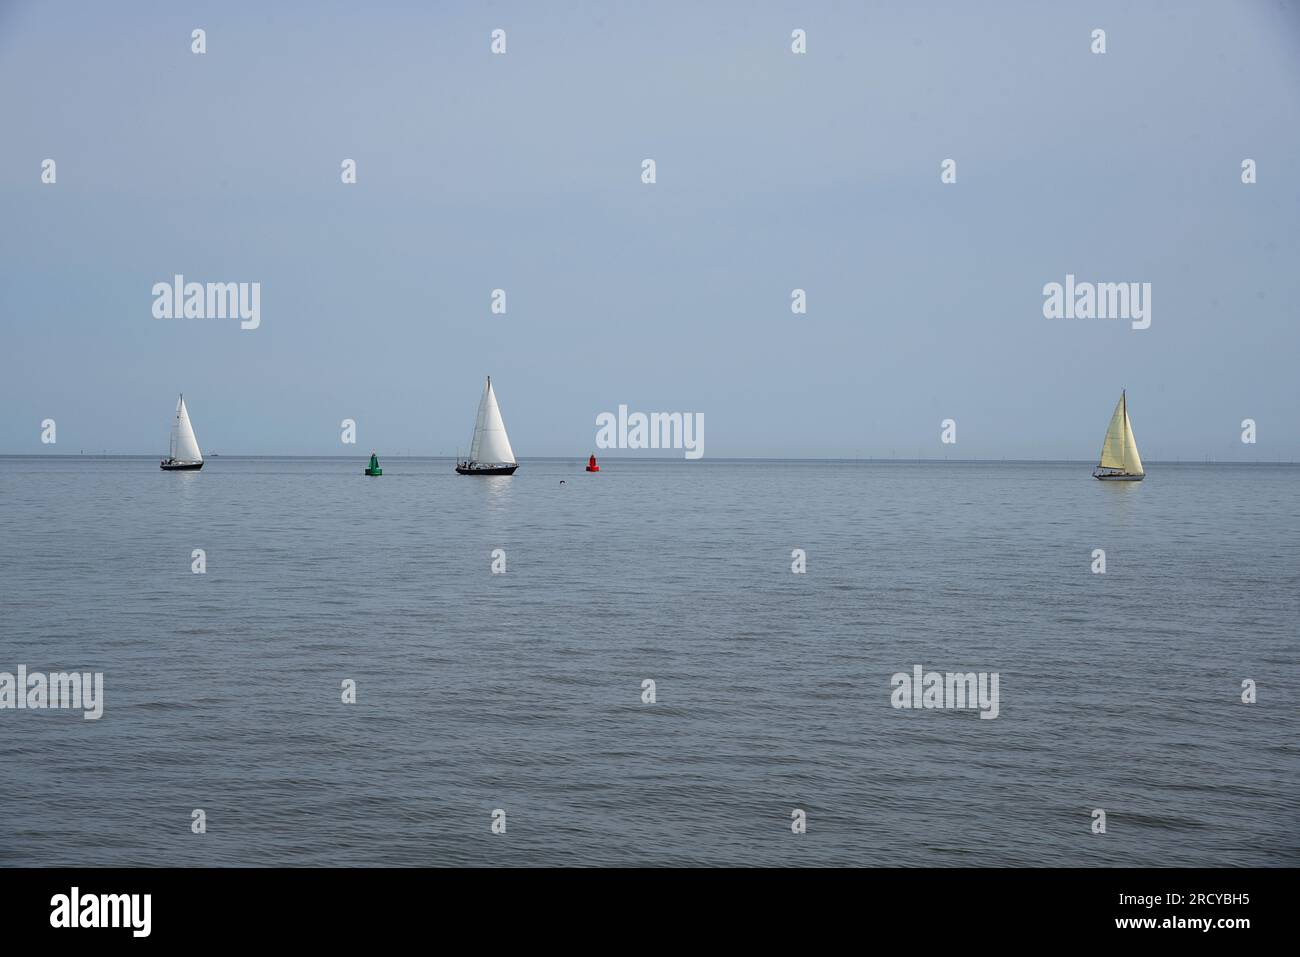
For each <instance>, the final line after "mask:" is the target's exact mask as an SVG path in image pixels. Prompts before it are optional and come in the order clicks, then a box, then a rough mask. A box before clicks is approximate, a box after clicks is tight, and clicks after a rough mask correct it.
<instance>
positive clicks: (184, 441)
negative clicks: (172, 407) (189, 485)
mask: <svg viewBox="0 0 1300 957" xmlns="http://www.w3.org/2000/svg"><path fill="white" fill-rule="evenodd" d="M158 467H159V468H160V469H162V470H163V471H164V472H197V471H198V470H199V469H201V468H203V452H202V451H201V450H200V449H199V440H198V439H196V438H195V437H194V426H192V425H191V424H190V413H189V410H188V409H186V408H185V393H184V392H182V393H181V395H180V398H179V399H177V400H176V418H175V419H174V420H173V421H172V437H171V447H170V448H169V449H168V451H167V458H165V459H163V460H162V461H161V462H159V463H158Z"/></svg>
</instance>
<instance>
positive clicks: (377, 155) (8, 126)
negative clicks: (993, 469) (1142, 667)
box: [0, 0, 1300, 461]
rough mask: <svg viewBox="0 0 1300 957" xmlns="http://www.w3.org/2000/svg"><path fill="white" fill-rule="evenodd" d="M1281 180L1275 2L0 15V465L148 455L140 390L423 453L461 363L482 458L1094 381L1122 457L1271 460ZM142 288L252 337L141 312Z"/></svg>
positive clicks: (1289, 257) (1049, 425)
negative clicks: (1119, 296) (231, 292)
mask: <svg viewBox="0 0 1300 957" xmlns="http://www.w3.org/2000/svg"><path fill="white" fill-rule="evenodd" d="M197 28H201V29H203V30H205V31H206V52H205V53H203V54H201V55H200V54H195V53H193V52H192V50H191V44H192V40H191V35H192V31H193V30H194V29H197ZM495 29H502V30H504V31H505V35H506V53H505V54H504V55H494V54H493V53H492V52H491V49H490V46H491V42H492V41H491V34H492V31H493V30H495ZM795 29H802V30H804V31H806V36H807V52H806V53H805V54H795V53H793V52H792V51H791V32H792V31H793V30H795ZM1095 29H1104V30H1105V33H1106V52H1105V53H1104V54H1096V53H1093V52H1092V50H1091V47H1092V45H1093V40H1092V32H1093V31H1094V30H1095ZM646 158H651V159H654V161H655V164H656V169H655V172H656V182H655V183H653V184H646V183H644V182H642V161H643V160H644V159H646ZM1247 158H1250V159H1253V160H1254V161H1255V163H1256V169H1257V182H1255V183H1253V184H1243V183H1242V181H1241V164H1242V161H1243V160H1244V159H1247ZM46 159H54V160H55V162H56V164H57V165H56V175H57V180H56V182H55V183H53V184H49V183H42V181H41V178H42V163H43V161H44V160H46ZM345 159H353V160H355V161H356V164H357V167H356V168H357V182H356V183H355V184H344V183H343V182H342V181H341V175H340V174H341V164H342V162H343V161H344V160H345ZM946 159H953V160H955V162H956V182H954V183H943V182H941V177H940V173H941V164H942V163H943V161H944V160H946ZM1297 170H1300V5H1298V4H1297V3H1296V2H1277V0H1267V2H1260V0H1242V2H1227V0H1224V2H1215V3H1205V2H1141V3H1138V2H1130V3H1104V2H1102V3H1099V2H1089V3H1047V4H1045V3H1041V2H998V3H990V4H984V3H981V4H972V3H961V2H953V3H943V2H923V3H907V2H880V3H864V2H854V3H850V2H843V3H833V2H803V3H772V2H761V0H760V2H748V3H743V4H742V3H739V2H737V3H717V4H707V5H706V4H698V3H677V2H665V0H646V2H591V3H577V2H567V3H560V2H554V3H536V2H521V3H486V2H468V0H467V2H463V3H378V2H377V3H373V4H351V3H347V4H341V3H340V4H335V3H318V4H311V5H303V4H290V3H284V2H280V3H276V2H270V3H252V2H230V0H225V2H219V3H175V2H170V0H167V2H133V3H130V4H103V3H88V2H87V3H78V2H69V3H59V4H50V3H39V2H31V3H29V2H12V0H10V2H5V0H0V261H2V262H3V263H4V266H3V272H2V273H0V409H2V410H3V411H2V412H0V453H4V454H24V453H31V454H38V453H76V452H78V451H81V450H83V449H84V450H87V451H91V450H93V451H96V452H98V451H104V450H107V451H109V452H119V453H142V454H163V453H165V452H166V450H167V439H168V430H169V427H170V422H171V417H172V412H173V409H174V407H175V403H176V394H177V393H179V392H182V391H183V392H184V393H185V396H186V401H187V404H188V406H189V409H190V414H191V418H192V420H193V423H194V427H195V430H196V432H197V434H198V438H199V441H200V444H201V445H202V446H203V448H204V449H205V450H208V451H217V452H221V453H223V454H240V453H246V454H349V453H352V452H355V453H356V454H358V455H359V456H361V455H366V454H368V453H369V451H370V449H372V448H373V449H376V450H378V451H379V452H380V453H381V456H382V455H383V454H385V453H387V454H406V453H410V454H424V455H451V454H454V453H455V452H456V450H457V449H458V448H459V449H461V450H463V449H465V447H466V446H467V445H468V443H469V438H470V433H471V431H472V428H473V423H474V415H475V410H476V408H477V404H478V400H479V396H480V393H481V391H482V387H483V377H484V376H485V375H489V374H490V375H491V376H492V379H493V384H494V387H495V389H496V392H497V396H498V399H499V401H500V405H501V410H502V414H503V416H504V419H505V423H506V425H507V427H508V429H509V434H510V438H511V441H512V443H513V446H514V449H515V452H516V453H517V454H518V455H519V456H520V457H521V458H527V457H529V456H544V455H561V456H568V455H572V456H585V455H586V454H588V453H589V452H591V451H595V434H596V424H595V420H596V416H597V415H598V414H600V413H601V412H605V411H611V412H613V411H616V410H617V409H618V406H619V405H620V404H622V405H627V406H628V407H629V409H630V410H632V411H644V412H647V413H648V412H656V411H658V412H675V411H676V412H686V413H701V414H703V416H704V420H705V458H706V459H707V458H710V457H732V456H755V457H768V456H780V457H859V456H862V457H866V456H876V457H884V456H891V455H892V456H898V457H909V458H910V457H917V456H924V457H950V458H986V457H991V458H997V457H1007V458H1052V459H1056V458H1074V459H1091V458H1095V457H1096V455H1097V453H1098V451H1099V449H1100V446H1101V440H1102V436H1103V433H1104V432H1105V429H1106V425H1107V422H1108V420H1109V417H1110V414H1111V411H1112V409H1113V407H1114V405H1115V402H1116V401H1117V399H1118V397H1119V394H1120V390H1121V389H1127V390H1128V402H1129V412H1130V417H1131V420H1132V422H1133V428H1134V432H1135V434H1136V436H1137V442H1138V446H1139V448H1140V450H1141V452H1142V455H1143V458H1144V459H1146V460H1148V461H1157V460H1162V459H1175V458H1182V459H1198V460H1199V459H1204V458H1207V457H1208V458H1212V459H1216V460H1227V461H1238V460H1240V461H1256V460H1261V461H1292V460H1295V459H1297V458H1298V457H1300V455H1298V453H1300V429H1298V428H1297V415H1298V414H1300V374H1297V368H1296V367H1297V358H1298V357H1300V332H1298V331H1297V324H1298V323H1300V314H1298V307H1297V304H1298V303H1300V176H1298V175H1297ZM178 273H179V274H182V275H184V276H185V277H186V280H187V281H197V282H258V283H260V284H261V314H260V320H261V322H260V326H259V327H258V328H256V329H249V330H245V329H241V328H240V327H239V324H238V322H234V321H230V320H218V319H205V320H188V321H187V320H159V319H155V318H154V316H153V312H152V310H153V305H154V296H153V293H152V288H153V286H154V284H155V283H158V282H170V281H171V279H172V277H173V276H174V275H175V274H178ZM1067 274H1073V275H1075V276H1076V277H1077V280H1078V281H1092V282H1140V283H1148V282H1149V283H1150V284H1151V325H1150V327H1149V328H1147V329H1141V330H1137V329H1133V328H1131V325H1130V323H1129V322H1127V321H1122V320H1107V319H1082V320H1063V319H1048V318H1045V316H1044V314H1043V303H1044V294H1043V287H1044V286H1045V285H1046V284H1048V283H1051V282H1059V283H1064V281H1065V277H1066V275H1067ZM494 289H504V290H505V292H506V312H505V314H504V315H501V314H493V313H492V312H491V309H490V306H491V301H492V291H493V290H494ZM794 289H804V290H805V291H806V296H807V312H806V313H805V314H795V313H793V312H792V311H791V293H792V290H794ZM47 418H48V419H54V420H55V422H56V423H57V433H56V434H57V442H56V444H54V445H48V444H42V442H41V433H42V428H41V423H42V421H43V420H45V419H47ZM1247 418H1251V419H1254V420H1255V422H1256V429H1257V441H1256V443H1255V444H1253V445H1246V444H1243V443H1242V442H1241V432H1242V428H1241V423H1242V421H1243V420H1244V419H1247ZM344 419H353V420H355V422H356V423H357V445H356V446H355V447H354V446H348V445H344V444H342V443H341V442H340V437H341V434H342V429H341V422H342V421H343V420H344ZM945 419H952V420H954V421H955V423H956V439H957V441H956V443H955V444H952V445H945V444H943V443H942V442H941V431H942V430H941V423H942V422H943V420H945ZM645 454H649V453H645ZM654 454H659V453H654Z"/></svg>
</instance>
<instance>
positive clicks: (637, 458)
mask: <svg viewBox="0 0 1300 957" xmlns="http://www.w3.org/2000/svg"><path fill="white" fill-rule="evenodd" d="M369 454H370V453H362V452H356V453H348V454H338V453H331V454H315V453H310V454H309V453H292V454H285V453H251V452H218V453H212V452H209V453H208V454H207V455H205V456H204V457H203V461H204V462H207V461H208V459H211V458H222V459H339V460H343V461H351V460H353V459H360V458H366V457H367V456H368V455H369ZM376 454H377V453H376ZM588 454H590V453H588ZM158 457H159V456H158V455H157V453H148V452H107V451H105V452H0V459H46V458H49V459H54V458H58V459H100V460H104V459H146V460H152V459H156V458H158ZM586 458H587V456H585V455H528V456H520V457H519V458H518V459H517V461H518V462H519V463H520V464H522V463H524V462H526V461H533V462H581V461H585V460H586ZM600 458H601V459H602V460H605V461H612V462H656V463H657V462H682V463H687V464H701V463H707V462H755V463H758V462H837V463H845V464H858V463H863V462H881V463H892V462H897V463H905V464H931V463H948V464H952V465H997V464H1007V465H1025V464H1031V465H1081V466H1087V465H1092V466H1094V467H1095V466H1096V462H1094V461H1093V460H1092V459H1091V458H1088V459H1058V458H1042V459H1026V458H1009V457H999V458H961V459H958V458H948V457H944V458H894V457H886V456H854V457H851V458H848V457H843V456H815V455H814V456H764V455H731V456H725V455H718V456H711V457H709V458H699V459H687V458H684V457H683V456H681V455H605V456H601V457H600ZM382 459H406V460H411V461H416V460H424V461H447V462H455V461H457V457H456V456H455V455H401V454H398V453H389V454H386V455H384V456H381V460H382ZM1147 462H1148V464H1151V465H1296V464H1300V463H1298V462H1297V460H1295V459H1290V460H1286V459H1262V460H1261V459H1256V460H1253V461H1243V460H1233V459H1210V458H1206V459H1191V458H1189V459H1183V458H1176V459H1148V460H1147Z"/></svg>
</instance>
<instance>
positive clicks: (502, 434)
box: [469, 376, 517, 465]
mask: <svg viewBox="0 0 1300 957" xmlns="http://www.w3.org/2000/svg"><path fill="white" fill-rule="evenodd" d="M469 460H470V461H471V462H473V463H476V464H483V465H515V464H517V463H516V462H515V450H514V449H512V448H511V447H510V438H509V437H508V436H507V435H506V425H505V423H504V422H502V421H501V409H500V408H499V407H498V406H497V396H496V393H495V392H493V391H492V377H491V376H488V380H487V385H486V386H484V387H483V398H482V399H480V400H479V403H478V418H477V419H475V420H474V438H473V440H472V441H471V442H470V445H469Z"/></svg>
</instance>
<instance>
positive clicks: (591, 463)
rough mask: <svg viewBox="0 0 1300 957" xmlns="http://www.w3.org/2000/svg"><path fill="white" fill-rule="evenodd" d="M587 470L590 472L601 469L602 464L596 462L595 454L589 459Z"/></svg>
mask: <svg viewBox="0 0 1300 957" xmlns="http://www.w3.org/2000/svg"><path fill="white" fill-rule="evenodd" d="M587 471H588V472H599V471H600V466H599V465H597V464H596V456H594V455H593V456H592V457H591V458H589V459H587Z"/></svg>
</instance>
